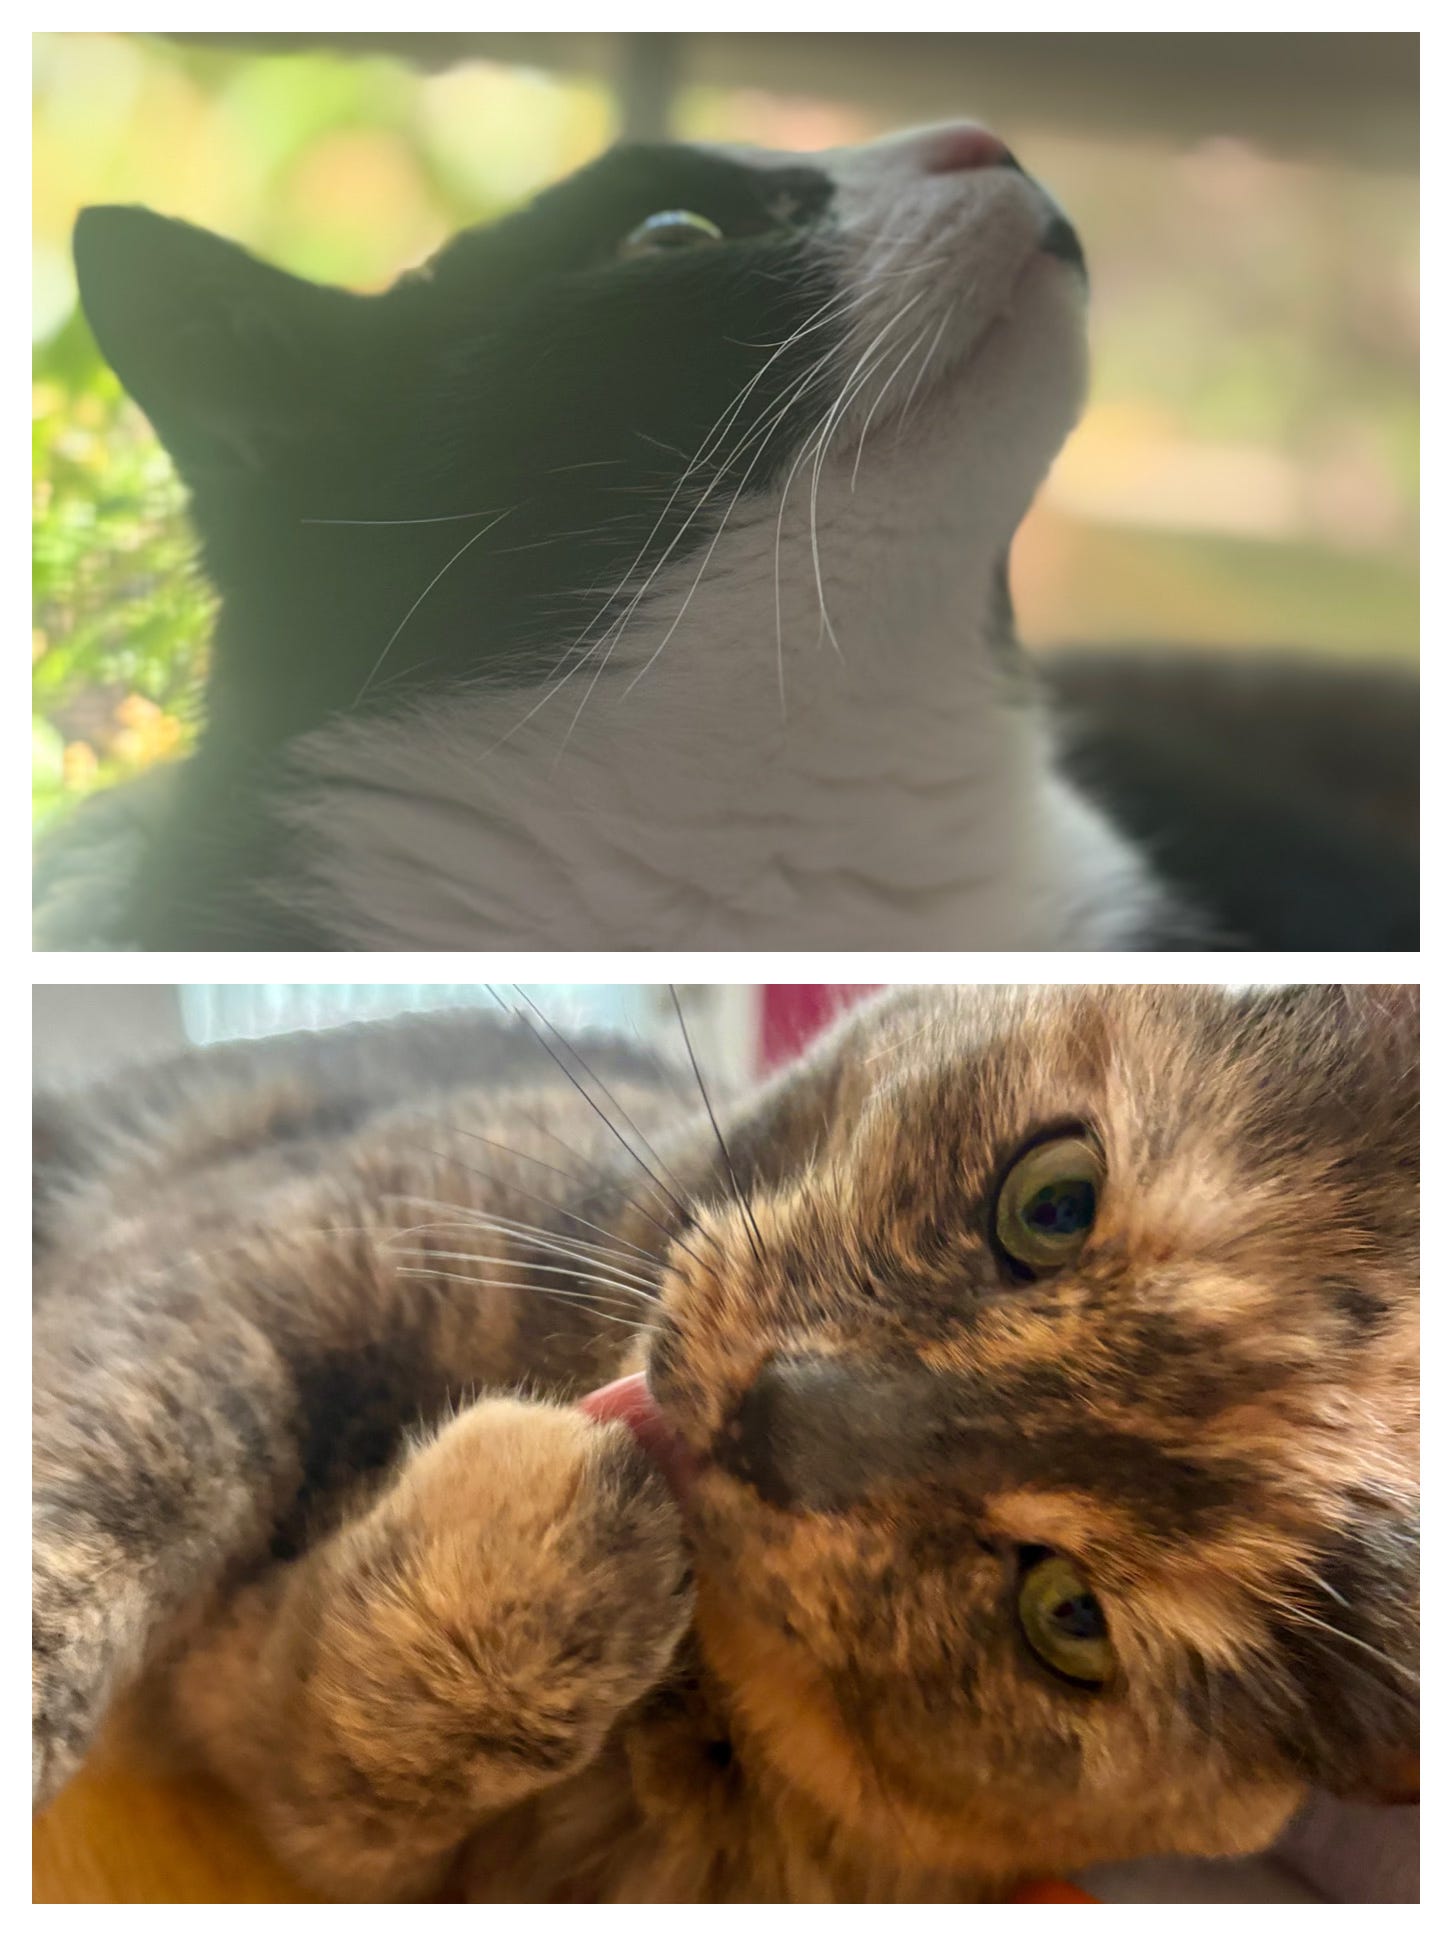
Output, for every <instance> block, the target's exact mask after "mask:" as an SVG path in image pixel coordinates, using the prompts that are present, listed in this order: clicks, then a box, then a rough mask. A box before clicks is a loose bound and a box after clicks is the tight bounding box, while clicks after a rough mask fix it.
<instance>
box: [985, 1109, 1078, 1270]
mask: <svg viewBox="0 0 1452 1936" xmlns="http://www.w3.org/2000/svg"><path fill="white" fill-rule="evenodd" d="M1103 1184H1104V1158H1103V1157H1102V1156H1101V1155H1100V1153H1099V1151H1098V1149H1097V1148H1096V1147H1095V1145H1094V1144H1093V1143H1091V1142H1090V1141H1089V1140H1088V1138H1087V1137H1084V1136H1061V1137H1058V1138H1056V1139H1055V1140H1054V1141H1053V1142H1052V1143H1038V1144H1036V1145H1035V1146H1034V1148H1033V1149H1031V1150H1029V1151H1028V1152H1027V1154H1026V1155H1023V1156H1021V1157H1020V1158H1019V1159H1018V1161H1017V1162H1016V1163H1015V1164H1014V1166H1013V1168H1012V1169H1011V1170H1010V1171H1009V1173H1008V1175H1007V1176H1006V1177H1005V1178H1004V1179H1003V1182H1002V1184H1001V1185H1000V1186H999V1191H998V1204H997V1207H996V1208H995V1210H994V1228H995V1230H996V1231H997V1233H998V1241H999V1243H1000V1244H1002V1246H1003V1248H1004V1249H1005V1250H1006V1251H1007V1252H1008V1254H1009V1256H1010V1257H1011V1258H1012V1259H1013V1260H1014V1262H1015V1263H1016V1264H1022V1265H1024V1266H1025V1267H1026V1268H1027V1269H1029V1270H1032V1271H1050V1270H1058V1269H1059V1268H1060V1267H1061V1266H1062V1265H1064V1264H1071V1263H1072V1262H1073V1261H1074V1259H1075V1258H1076V1257H1077V1256H1078V1255H1079V1252H1080V1251H1081V1250H1082V1249H1083V1248H1084V1245H1085V1243H1086V1242H1087V1241H1088V1237H1089V1232H1090V1231H1091V1230H1092V1229H1093V1227H1094V1213H1095V1210H1096V1208H1097V1207H1098V1202H1099V1192H1100V1190H1101V1188H1102V1187H1103Z"/></svg>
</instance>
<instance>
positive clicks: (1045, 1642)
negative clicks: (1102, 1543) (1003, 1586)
mask: <svg viewBox="0 0 1452 1936" xmlns="http://www.w3.org/2000/svg"><path fill="white" fill-rule="evenodd" d="M1018 1624H1019V1626H1020V1627H1021V1628H1022V1630H1023V1637H1024V1639H1025V1640H1026V1641H1027V1642H1028V1644H1029V1646H1030V1647H1031V1648H1032V1649H1033V1651H1034V1652H1035V1653H1036V1654H1037V1655H1038V1657H1039V1659H1040V1660H1041V1661H1042V1662H1043V1663H1044V1665H1045V1666H1046V1667H1052V1668H1053V1670H1054V1672H1055V1673H1056V1674H1062V1675H1063V1676H1064V1678H1065V1679H1066V1680H1071V1681H1078V1683H1079V1684H1080V1686H1081V1687H1102V1686H1103V1685H1104V1683H1105V1681H1107V1680H1108V1679H1109V1676H1110V1674H1111V1673H1112V1672H1113V1670H1114V1649H1113V1647H1112V1646H1111V1645H1110V1644H1109V1628H1108V1626H1107V1624H1106V1622H1105V1619H1104V1609H1103V1608H1102V1607H1101V1606H1100V1604H1099V1602H1098V1601H1097V1600H1096V1599H1095V1597H1094V1595H1093V1594H1092V1593H1091V1592H1090V1591H1089V1586H1088V1582H1087V1581H1086V1580H1085V1579H1084V1577H1083V1575H1082V1574H1081V1573H1080V1572H1079V1569H1078V1568H1077V1567H1076V1566H1074V1565H1072V1564H1071V1563H1070V1562H1069V1561H1068V1560H1066V1559H1064V1558H1063V1557H1062V1556H1061V1555H1060V1554H1058V1553H1049V1554H1047V1555H1046V1556H1045V1557H1044V1558H1043V1559H1040V1560H1036V1561H1035V1562H1034V1563H1033V1565H1031V1566H1030V1567H1029V1568H1028V1570H1027V1571H1026V1572H1025V1573H1024V1575H1023V1577H1022V1579H1021V1580H1020V1581H1019V1584H1018Z"/></svg>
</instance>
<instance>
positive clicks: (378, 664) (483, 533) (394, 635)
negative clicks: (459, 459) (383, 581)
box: [353, 511, 510, 705]
mask: <svg viewBox="0 0 1452 1936" xmlns="http://www.w3.org/2000/svg"><path fill="white" fill-rule="evenodd" d="M509 515H510V513H509V512H508V511H501V512H500V513H499V515H498V517H496V518H491V519H490V521H489V522H488V524H485V525H481V526H480V527H479V529H478V530H477V531H476V532H475V533H474V535H473V536H472V537H471V538H466V539H465V540H464V542H463V544H461V545H460V546H459V549H458V550H457V551H456V552H454V553H453V554H452V556H450V557H449V558H447V559H446V560H445V562H444V563H443V564H442V565H440V566H439V568H438V570H437V571H436V572H435V573H434V575H433V577H432V578H431V579H430V580H429V582H428V583H427V584H426V585H425V586H424V588H423V590H422V591H421V592H420V593H419V595H418V597H417V598H416V599H415V600H414V601H413V603H412V605H410V606H409V608H408V610H407V611H406V612H405V613H404V615H403V617H402V618H401V619H400V620H399V621H398V623H397V625H395V626H394V628H393V630H392V632H390V633H389V635H388V643H387V644H386V645H385V646H384V648H383V650H382V651H381V652H380V653H379V655H378V657H377V658H376V659H375V660H374V662H373V669H372V671H371V672H370V673H369V674H368V677H367V678H366V679H365V680H364V681H363V684H362V685H361V686H360V687H359V688H358V695H357V699H355V700H354V702H353V703H354V704H355V705H356V704H357V701H358V699H361V698H362V697H363V696H364V694H365V693H366V692H367V691H368V688H369V687H370V686H371V685H372V684H373V681H374V680H375V679H376V678H377V677H378V674H379V672H380V671H381V670H382V667H383V661H384V660H385V659H386V658H387V657H388V655H389V653H390V652H391V651H392V650H393V647H394V644H395V642H396V641H397V639H398V636H399V634H400V632H402V630H403V628H404V626H405V625H407V624H408V621H409V620H410V619H411V618H412V617H413V615H414V613H415V612H416V611H417V610H418V608H419V606H420V605H422V604H423V602H424V600H425V599H426V598H427V597H428V595H429V593H430V592H431V591H432V590H433V588H434V586H435V585H437V584H438V582H439V580H440V579H441V578H442V577H443V576H444V574H445V572H448V571H452V570H453V568H454V566H455V565H456V564H458V562H459V560H460V559H461V558H462V557H463V555H464V553H465V552H466V551H469V550H471V549H472V548H473V547H474V546H475V545H476V544H478V542H479V540H480V539H481V538H483V537H487V536H488V534H489V533H490V532H491V531H492V530H493V529H494V527H495V525H496V524H502V523H503V521H504V519H505V518H507V517H508V516H509Z"/></svg>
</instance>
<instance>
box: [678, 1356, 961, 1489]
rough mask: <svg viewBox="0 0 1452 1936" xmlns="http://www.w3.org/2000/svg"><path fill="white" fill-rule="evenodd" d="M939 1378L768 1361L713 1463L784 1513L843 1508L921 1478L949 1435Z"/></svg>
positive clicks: (803, 1360) (909, 1370) (823, 1362)
mask: <svg viewBox="0 0 1452 1936" xmlns="http://www.w3.org/2000/svg"><path fill="white" fill-rule="evenodd" d="M944 1397H945V1394H944V1393H943V1392H942V1390H941V1388H940V1381H939V1380H938V1379H937V1378H935V1377H934V1375H933V1374H932V1373H931V1372H929V1371H926V1370H925V1369H924V1368H923V1367H921V1366H905V1367H896V1366H894V1367H886V1366H873V1367H865V1366H863V1365H862V1364H860V1363H856V1364H854V1363H850V1362H844V1361H840V1360H836V1359H831V1358H816V1357H797V1358H791V1357H782V1358H772V1359H769V1360H768V1361H767V1363H766V1364H765V1365H763V1367H762V1368H761V1370H760V1372H759V1373H758V1374H757V1376H756V1378H755V1379H754V1380H753V1382H752V1384H751V1386H750V1388H749V1389H748V1390H747V1392H746V1394H745V1396H744V1397H743V1398H742V1400H741V1403H740V1404H739V1405H738V1407H737V1408H736V1411H735V1412H734V1414H733V1415H732V1416H731V1418H730V1419H728V1420H727V1422H726V1424H725V1426H724V1427H723V1428H722V1430H721V1432H720V1433H719V1434H718V1436H717V1440H716V1443H715V1445H714V1446H713V1447H712V1457H713V1459H714V1460H715V1462H716V1463H717V1464H719V1465H721V1466H723V1467H724V1468H725V1469H726V1471H728V1472H729V1473H731V1474H732V1476H733V1477H735V1478H737V1479H740V1480H742V1481H743V1482H744V1483H745V1484H746V1485H749V1486H751V1487H752V1488H753V1489H754V1490H755V1491H756V1492H757V1493H759V1494H760V1495H761V1497H762V1498H763V1499H764V1500H765V1501H766V1502H767V1504H768V1505H772V1506H777V1507H780V1508H782V1509H783V1510H786V1511H804V1512H833V1511H838V1512H840V1511H844V1510H845V1509H846V1508H847V1507H849V1506H851V1505H853V1504H854V1503H856V1502H857V1501H858V1500H860V1499H861V1498H863V1497H864V1495H866V1494H867V1493H869V1492H871V1491H873V1490H875V1489H877V1488H879V1487H882V1486H886V1485H891V1484H893V1483H894V1482H902V1481H905V1480H909V1479H911V1478H912V1477H913V1476H914V1475H915V1474H917V1473H920V1472H921V1471H922V1468H923V1465H924V1462H925V1461H926V1460H928V1459H929V1457H930V1455H931V1453H932V1450H933V1448H934V1446H935V1444H938V1443H940V1442H941V1440H942V1438H943V1436H944V1433H945V1432H946V1431H947V1429H948V1428H949V1419H948V1417H947V1416H946V1412H947V1409H948V1408H947V1407H945V1405H944V1402H943V1401H944Z"/></svg>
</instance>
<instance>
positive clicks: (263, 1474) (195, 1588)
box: [31, 1274, 298, 1804]
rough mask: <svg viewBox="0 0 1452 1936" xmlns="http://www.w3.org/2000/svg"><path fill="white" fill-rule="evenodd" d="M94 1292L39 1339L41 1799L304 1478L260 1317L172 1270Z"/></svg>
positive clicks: (35, 1752)
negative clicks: (177, 1620)
mask: <svg viewBox="0 0 1452 1936" xmlns="http://www.w3.org/2000/svg"><path fill="white" fill-rule="evenodd" d="M98 1275H99V1274H98ZM86 1291H87V1295H86V1296H85V1297H84V1298H80V1297H76V1298H69V1297H67V1298H57V1299H55V1300H53V1301H48V1302H47V1303H46V1304H45V1305H44V1306H43V1307H42V1308H41V1310H40V1311H39V1312H37V1315H36V1321H35V1329H34V1369H33V1391H34V1428H33V1429H34V1437H33V1464H32V1476H33V1485H32V1491H33V1501H34V1520H33V1534H32V1573H33V1610H32V1622H33V1624H32V1665H31V1673H32V1723H33V1735H32V1761H33V1777H34V1794H35V1800H36V1802H37V1804H39V1803H41V1802H44V1801H45V1800H47V1799H48V1798H49V1797H50V1796H51V1795H52V1794H53V1793H54V1792H55V1791H56V1789H57V1788H59V1787H60V1785H61V1784H62V1782H64V1781H65V1780H66V1778H67V1777H68V1776H69V1775H70V1774H71V1773H72V1772H73V1771H74V1769H75V1768H76V1766H77V1765H78V1763H79V1762H80V1761H81V1759H82V1758H83V1757H84V1755H85V1753H86V1751H87V1749H88V1748H89V1746H90V1744H91V1740H92V1737H93V1735H94V1734H95V1731H96V1729H97V1727H98V1725H99V1723H100V1721H101V1719H102V1718H103V1716H104V1713H105V1711H106V1709H107V1708H108V1707H109V1705H110V1703H111V1700H112V1698H113V1696H114V1695H115V1694H116V1692H117V1691H118V1690H119V1689H120V1688H121V1686H123V1685H124V1684H125V1682H127V1681H128V1680H130V1679H131V1678H132V1677H133V1676H134V1674H135V1673H136V1671H137V1670H138V1668H140V1666H141V1665H142V1663H143V1661H144V1659H145V1657H146V1653H147V1650H148V1647H149V1645H150V1644H151V1642H152V1640H153V1639H154V1637H155V1635H156V1634H157V1632H158V1630H159V1629H160V1628H161V1627H162V1626H163V1625H164V1624H165V1623H166V1622H167V1621H168V1620H169V1619H171V1618H172V1617H173V1616H174V1615H176V1614H177V1613H178V1612H180V1611H181V1610H182V1609H183V1608H185V1607H186V1606H187V1605H188V1604H189V1603H190V1602H193V1601H194V1600H196V1599H198V1598H199V1597H201V1596H202V1595H204V1594H205V1593H206V1592H207V1591H208V1590H209V1589H210V1588H211V1587H212V1585H213V1584H214V1583H215V1581H216V1580H217V1578H218V1577H219V1576H220V1574H221V1572H222V1570H223V1568H224V1566H225V1565H226V1564H227V1562H228V1561H229V1560H231V1559H235V1558H237V1557H240V1556H242V1555H244V1554H246V1553H248V1552H249V1551H252V1550H256V1549H260V1548H261V1547H262V1546H263V1544H264V1542H265V1540H266V1537H267V1532H268V1529H269V1528H270V1526H271V1524H272V1522H273V1519H274V1517H275V1513H276V1509H277V1502H278V1501H279V1500H280V1499H283V1498H286V1497H288V1496H290V1494H291V1493H293V1492H294V1491H295V1490H296V1487H297V1482H298V1455H297V1449H296V1440H295V1434H294V1430H293V1413H294V1410H295V1406H296V1393H295V1388H294V1386H293V1383H292V1381H291V1379H290V1378H289V1376H288V1373H287V1369H286V1367H285V1365H284V1364H283V1362H282V1360H281V1358H280V1356H279V1354H278V1352H277V1350H276V1348H275V1347H274V1345H273V1344H272V1342H270V1341H269V1339H268V1338H267V1337H266V1336H265V1335H264V1334H263V1332H262V1331H261V1330H260V1329H259V1327H258V1326H257V1324H256V1323H254V1322H253V1321H252V1320H251V1319H249V1317H247V1316H246V1315H245V1314H244V1313H243V1312H242V1311H241V1310H240V1309H239V1308H237V1306H236V1305H233V1304H228V1303H227V1302H226V1301H225V1300H222V1299H219V1298H217V1297H215V1296H209V1297H208V1296H203V1295H202V1294H200V1293H199V1292H198V1291H197V1290H196V1289H194V1288H193V1287H192V1286H191V1285H190V1284H189V1283H188V1282H186V1281H185V1280H184V1279H183V1278H181V1277H180V1276H179V1277H178V1278H176V1279H175V1280H173V1279H170V1278H168V1277H167V1276H166V1275H164V1274H159V1275H157V1276H155V1277H153V1278H149V1279H145V1280H143V1281H141V1282H135V1281H131V1280H125V1281H117V1282H115V1283H108V1282H104V1281H97V1282H95V1283H90V1284H88V1285H87V1286H86Z"/></svg>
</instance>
